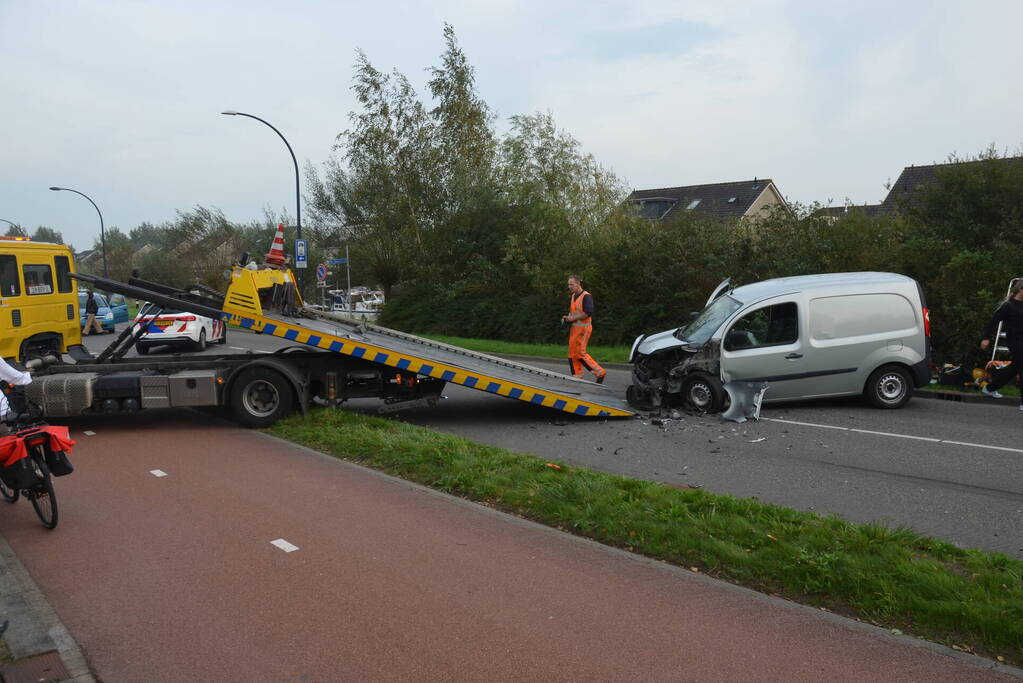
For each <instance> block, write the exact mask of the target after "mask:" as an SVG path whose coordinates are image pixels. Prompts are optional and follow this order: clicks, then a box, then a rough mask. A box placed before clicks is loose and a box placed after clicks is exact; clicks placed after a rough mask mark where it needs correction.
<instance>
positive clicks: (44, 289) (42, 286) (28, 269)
mask: <svg viewBox="0 0 1023 683" xmlns="http://www.w3.org/2000/svg"><path fill="white" fill-rule="evenodd" d="M22 270H23V271H24V273H25V293H26V294H28V295H30V296H32V295H36V294H53V269H51V268H50V267H49V266H48V265H46V264H43V263H39V264H36V263H26V264H25V266H24V268H22Z"/></svg>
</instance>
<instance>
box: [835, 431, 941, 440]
mask: <svg viewBox="0 0 1023 683" xmlns="http://www.w3.org/2000/svg"><path fill="white" fill-rule="evenodd" d="M849 431H850V432H859V433H860V434H877V435H878V436H893V437H895V438H897V439H917V440H919V441H933V442H934V443H941V439H934V438H931V437H929V436H913V435H912V434H892V433H891V432H874V431H871V430H869V429H850V430H849Z"/></svg>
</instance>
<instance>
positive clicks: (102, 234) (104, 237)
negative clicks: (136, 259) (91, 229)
mask: <svg viewBox="0 0 1023 683" xmlns="http://www.w3.org/2000/svg"><path fill="white" fill-rule="evenodd" d="M50 189H51V190H53V191H54V192H59V191H61V190H66V191H67V192H74V193H75V194H80V195H82V196H83V197H85V198H86V199H89V195H87V194H85V193H84V192H79V191H78V190H72V189H71V188H70V187H51V188H50ZM89 203H90V204H92V208H94V209H96V213H98V214H99V240H100V244H101V245H102V246H103V277H106V276H107V233H106V230H104V228H103V213H102V212H101V211H100V210H99V207H98V206H96V202H94V201H92V200H91V199H89Z"/></svg>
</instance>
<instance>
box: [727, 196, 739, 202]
mask: <svg viewBox="0 0 1023 683" xmlns="http://www.w3.org/2000/svg"><path fill="white" fill-rule="evenodd" d="M736 199H738V197H729V198H728V203H729V204H734V203H735V200H736Z"/></svg>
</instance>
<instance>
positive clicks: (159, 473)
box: [149, 470, 167, 477]
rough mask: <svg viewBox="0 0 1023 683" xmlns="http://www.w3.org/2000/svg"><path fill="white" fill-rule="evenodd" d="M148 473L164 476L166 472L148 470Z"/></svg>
mask: <svg viewBox="0 0 1023 683" xmlns="http://www.w3.org/2000/svg"><path fill="white" fill-rule="evenodd" d="M149 473H150V474H151V475H153V476H154V477H166V476H167V473H166V472H164V471H163V470H149Z"/></svg>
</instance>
